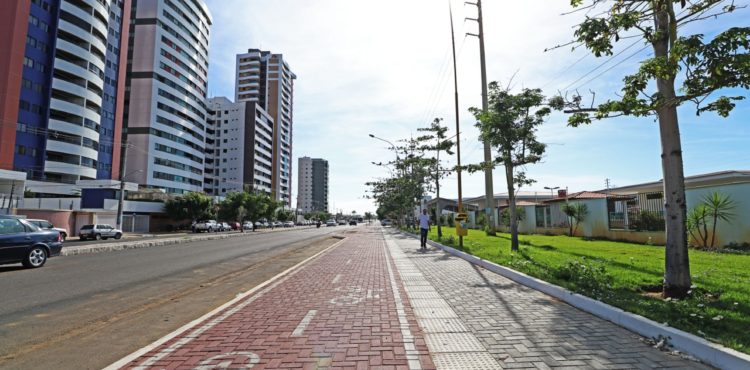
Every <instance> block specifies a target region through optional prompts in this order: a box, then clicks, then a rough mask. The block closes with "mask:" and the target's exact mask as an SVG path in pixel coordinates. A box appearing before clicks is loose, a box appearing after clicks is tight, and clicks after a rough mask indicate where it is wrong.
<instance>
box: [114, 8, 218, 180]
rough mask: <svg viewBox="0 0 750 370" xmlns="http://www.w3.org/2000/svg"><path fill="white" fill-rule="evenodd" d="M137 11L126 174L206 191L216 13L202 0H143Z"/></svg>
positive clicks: (132, 34) (128, 100)
mask: <svg viewBox="0 0 750 370" xmlns="http://www.w3.org/2000/svg"><path fill="white" fill-rule="evenodd" d="M132 17H133V21H132V22H131V29H130V45H132V46H131V50H130V52H129V54H128V79H127V91H128V94H127V96H126V101H125V104H126V114H125V128H126V139H127V144H128V145H127V150H126V154H125V161H126V164H127V168H126V170H125V172H126V173H125V175H126V177H127V178H126V179H125V180H126V181H133V182H137V183H139V184H141V185H143V186H144V187H146V188H153V189H163V190H165V191H166V192H167V193H172V194H183V193H186V192H191V191H197V192H200V191H202V190H203V171H204V165H205V154H204V150H205V136H206V120H207V112H206V96H207V89H208V49H209V36H210V27H211V23H212V19H211V15H210V13H209V11H208V8H207V7H206V5H205V3H204V2H203V0H138V1H137V2H136V3H134V6H133V12H132Z"/></svg>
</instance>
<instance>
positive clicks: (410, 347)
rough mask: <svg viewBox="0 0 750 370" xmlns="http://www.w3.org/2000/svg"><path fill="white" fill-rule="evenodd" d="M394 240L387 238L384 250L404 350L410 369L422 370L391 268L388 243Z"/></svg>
mask: <svg viewBox="0 0 750 370" xmlns="http://www.w3.org/2000/svg"><path fill="white" fill-rule="evenodd" d="M390 243H392V241H390V240H388V239H385V243H383V252H384V253H385V261H386V264H385V265H386V267H388V277H389V280H390V282H391V290H392V291H393V298H394V300H395V301H396V312H397V313H398V323H399V326H400V327H401V336H402V337H403V340H404V350H405V351H406V360H407V361H408V364H409V369H414V370H421V369H422V363H421V362H419V351H417V347H416V345H415V343H414V336H413V335H412V334H411V330H410V329H409V321H408V320H407V319H406V310H404V302H403V301H402V300H401V294H400V293H399V291H398V284H396V277H395V275H394V274H393V268H391V260H390V258H388V256H389V255H390V251H389V249H390V248H389V247H388V244H390Z"/></svg>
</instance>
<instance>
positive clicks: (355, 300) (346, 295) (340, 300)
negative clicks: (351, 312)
mask: <svg viewBox="0 0 750 370" xmlns="http://www.w3.org/2000/svg"><path fill="white" fill-rule="evenodd" d="M334 291H336V292H341V293H343V294H342V295H339V296H337V297H335V298H333V299H331V300H330V303H331V304H335V305H339V306H343V305H347V306H353V305H356V304H360V303H362V302H363V301H364V300H366V299H380V292H382V291H383V289H367V290H365V289H362V287H359V286H352V285H350V286H348V287H346V288H342V287H337V288H335V289H334Z"/></svg>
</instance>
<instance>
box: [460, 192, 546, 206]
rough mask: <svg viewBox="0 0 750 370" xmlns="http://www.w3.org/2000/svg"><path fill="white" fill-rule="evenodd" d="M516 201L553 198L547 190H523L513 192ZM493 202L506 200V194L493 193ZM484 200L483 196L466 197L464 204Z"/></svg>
mask: <svg viewBox="0 0 750 370" xmlns="http://www.w3.org/2000/svg"><path fill="white" fill-rule="evenodd" d="M515 195H516V199H534V200H544V199H550V198H553V196H552V194H550V192H549V190H544V191H538V190H537V191H534V190H524V191H516V192H515ZM494 196H495V200H502V199H508V193H507V192H505V193H495V194H494ZM484 198H485V196H484V195H480V196H478V197H466V198H464V202H471V203H474V202H477V201H483V200H484Z"/></svg>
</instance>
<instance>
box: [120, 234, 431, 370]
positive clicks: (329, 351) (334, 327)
mask: <svg viewBox="0 0 750 370" xmlns="http://www.w3.org/2000/svg"><path fill="white" fill-rule="evenodd" d="M388 256H389V255H388V253H387V249H386V248H385V243H384V239H383V236H382V233H381V231H380V229H379V228H378V229H376V228H368V229H365V230H359V231H358V232H357V233H356V234H347V239H345V241H344V242H343V243H342V244H341V245H340V246H338V247H336V248H334V249H332V250H331V251H329V252H327V253H325V254H323V255H321V256H320V257H318V258H317V259H315V260H313V261H311V262H309V263H308V264H306V265H305V266H304V267H303V268H301V269H299V270H297V271H296V272H295V273H294V274H292V275H288V276H287V277H285V278H283V279H281V280H279V281H277V282H276V283H274V284H272V285H270V286H269V287H267V288H266V289H264V290H261V291H260V292H258V293H256V294H253V295H251V296H250V297H248V298H245V299H242V300H240V301H239V302H237V303H235V304H234V305H233V306H232V307H229V308H227V309H226V310H224V311H222V312H220V313H218V314H217V315H216V316H214V317H212V318H209V319H207V320H206V321H205V322H203V323H201V324H199V325H198V326H196V327H194V328H192V329H190V330H188V331H186V332H185V333H183V334H182V335H179V336H177V337H176V338H173V339H171V340H169V341H167V342H166V343H164V344H163V345H161V346H159V347H158V348H156V349H154V350H152V351H150V352H149V353H147V354H145V355H143V356H141V357H139V358H138V359H136V360H134V361H132V362H130V363H129V364H128V365H127V366H126V368H147V367H148V368H159V369H161V368H164V369H218V368H232V369H237V368H251V367H252V368H254V369H278V368H293V369H297V368H303V369H340V368H352V369H354V368H356V369H368V368H382V369H415V368H416V369H419V368H421V369H434V368H435V367H434V365H433V362H432V359H431V357H430V356H429V354H428V352H427V346H426V344H425V340H424V337H423V335H422V332H421V331H420V329H419V326H418V324H417V321H416V319H415V316H414V312H413V309H412V308H411V306H410V305H409V301H408V299H407V298H406V297H407V296H406V292H405V290H404V289H403V282H402V281H401V280H400V278H399V275H398V273H396V268H395V266H393V265H392V262H390V261H391V260H390V258H389V257H388ZM389 269H390V270H391V271H390V273H389ZM394 293H397V294H394ZM399 297H400V299H401V300H400V301H399ZM399 313H401V315H400V316H399Z"/></svg>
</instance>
